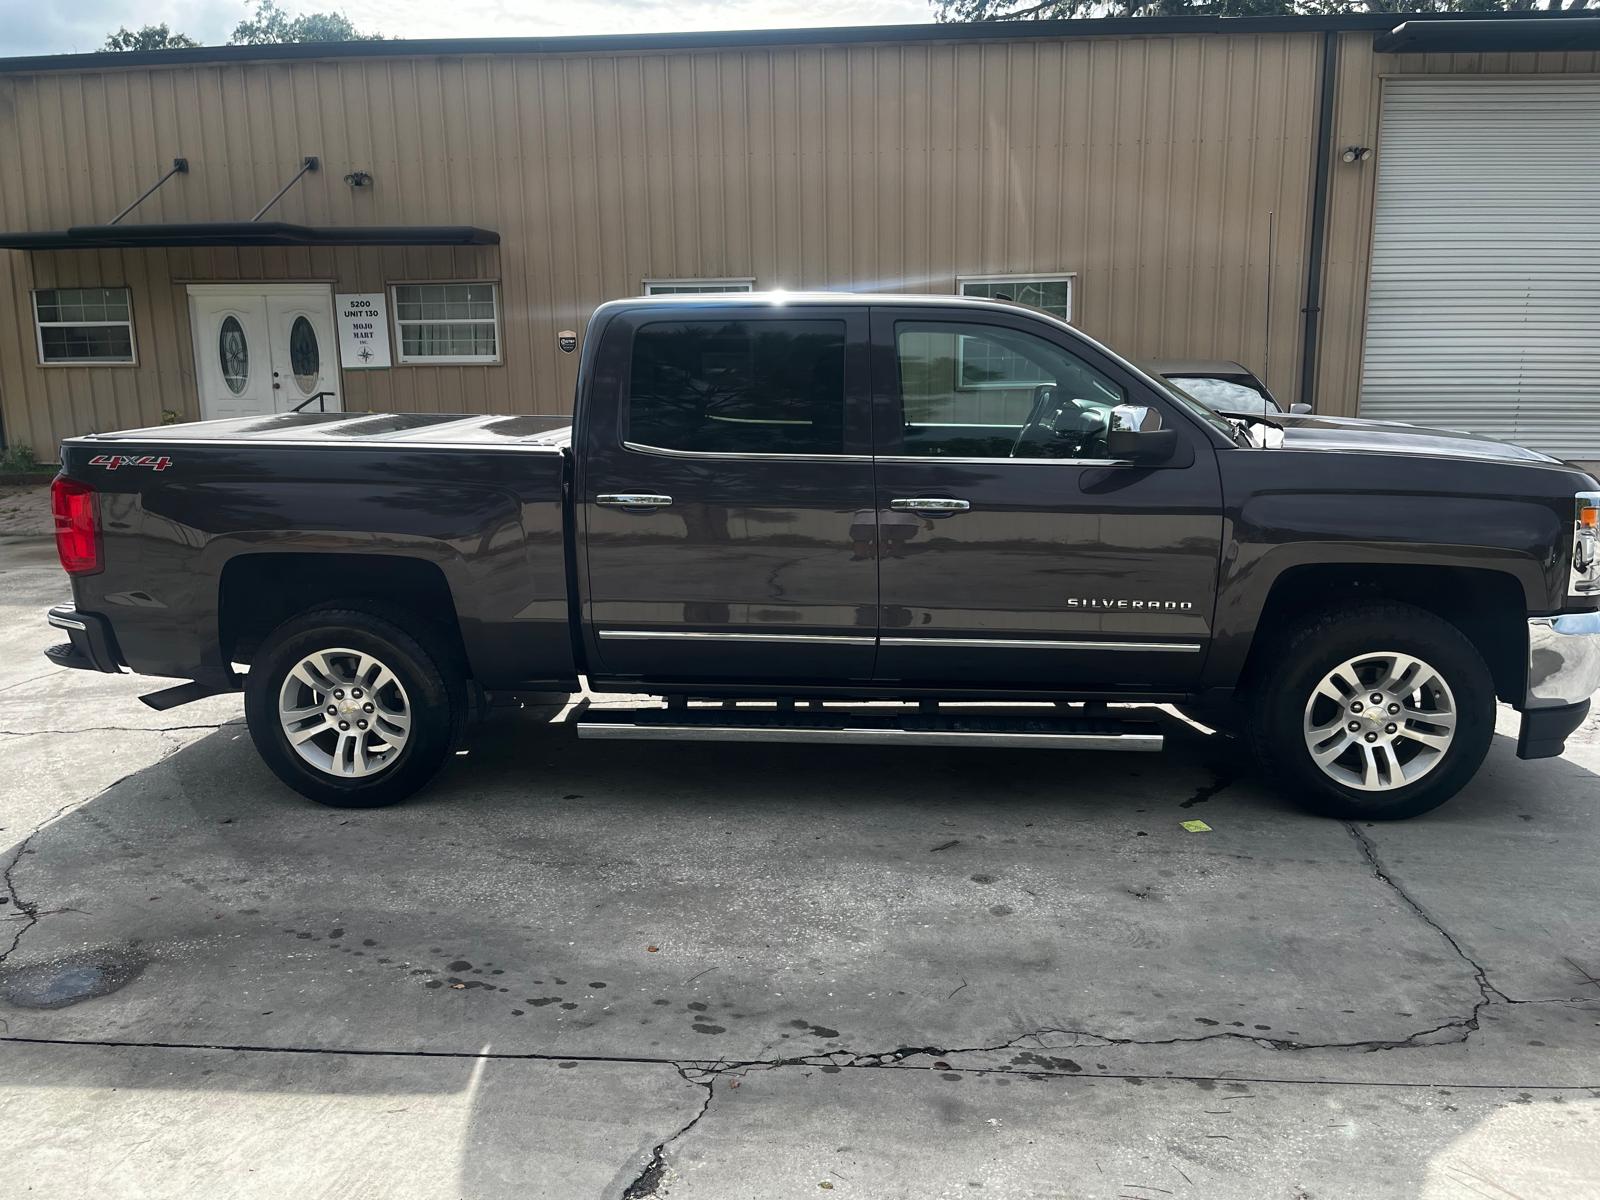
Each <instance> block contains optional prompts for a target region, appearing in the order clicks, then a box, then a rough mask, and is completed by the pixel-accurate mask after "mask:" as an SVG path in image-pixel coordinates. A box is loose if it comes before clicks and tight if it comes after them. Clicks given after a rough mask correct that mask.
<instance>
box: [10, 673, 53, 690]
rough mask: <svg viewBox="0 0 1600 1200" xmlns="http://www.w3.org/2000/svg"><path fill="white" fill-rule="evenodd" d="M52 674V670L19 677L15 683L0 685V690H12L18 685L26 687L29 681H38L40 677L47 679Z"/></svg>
mask: <svg viewBox="0 0 1600 1200" xmlns="http://www.w3.org/2000/svg"><path fill="white" fill-rule="evenodd" d="M54 674H55V672H54V671H46V672H45V673H44V674H42V675H30V676H28V678H26V679H19V680H17V681H16V682H15V683H8V684H6V685H5V687H0V692H9V691H13V690H15V689H16V688H19V687H26V686H27V685H28V684H30V683H38V682H39V680H41V679H49V678H50V676H52V675H54Z"/></svg>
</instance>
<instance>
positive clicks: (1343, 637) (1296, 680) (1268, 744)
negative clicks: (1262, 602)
mask: <svg viewBox="0 0 1600 1200" xmlns="http://www.w3.org/2000/svg"><path fill="white" fill-rule="evenodd" d="M1390 651H1392V652H1399V653H1403V654H1409V655H1414V656H1416V657H1417V658H1420V659H1422V660H1424V661H1425V662H1426V663H1428V664H1429V665H1430V666H1432V667H1433V669H1434V670H1435V671H1437V672H1438V674H1439V676H1440V678H1442V679H1443V681H1444V683H1445V684H1446V686H1448V688H1449V690H1450V693H1451V695H1452V697H1453V700H1454V707H1455V710H1456V724H1455V731H1454V736H1453V738H1452V739H1451V741H1450V743H1449V745H1448V747H1447V748H1445V749H1444V750H1443V752H1442V753H1439V754H1438V756H1437V761H1435V762H1434V763H1433V764H1432V765H1431V767H1429V768H1428V769H1427V770H1426V772H1425V773H1423V774H1421V775H1420V777H1419V778H1417V779H1416V780H1415V781H1414V782H1412V783H1406V784H1401V785H1400V786H1398V787H1392V788H1388V789H1387V790H1382V791H1368V790H1362V789H1361V788H1356V787H1350V786H1346V785H1345V784H1343V783H1341V782H1339V781H1338V780H1336V779H1334V778H1331V777H1330V776H1329V775H1328V774H1326V773H1324V771H1323V769H1322V768H1321V767H1319V766H1318V765H1317V763H1316V761H1315V760H1314V759H1313V757H1312V753H1311V750H1310V749H1309V748H1308V746H1307V744H1306V730H1305V723H1306V720H1307V712H1306V706H1307V704H1308V703H1309V702H1310V700H1311V697H1312V695H1313V693H1314V691H1315V689H1316V688H1317V685H1318V684H1319V683H1320V682H1321V681H1322V680H1323V678H1324V677H1325V676H1326V675H1327V674H1328V673H1329V672H1331V671H1333V670H1334V669H1335V668H1336V667H1338V666H1340V664H1342V663H1344V662H1346V661H1347V660H1349V659H1353V658H1357V657H1358V656H1361V655H1363V654H1369V653H1371V654H1378V653H1381V652H1390ZM1261 661H1262V663H1263V668H1262V670H1261V671H1260V672H1259V673H1258V674H1257V677H1256V678H1255V679H1254V680H1253V681H1252V685H1251V695H1250V722H1249V735H1250V743H1251V748H1252V749H1253V750H1254V751H1255V755H1256V757H1257V759H1258V760H1259V761H1260V762H1261V764H1262V766H1263V767H1264V768H1265V769H1266V771H1267V773H1268V775H1269V776H1270V777H1272V778H1273V779H1274V780H1275V781H1276V782H1277V783H1278V784H1279V786H1280V787H1281V789H1282V790H1283V791H1284V793H1285V794H1286V795H1287V796H1288V797H1289V798H1290V799H1292V800H1294V801H1295V802H1296V803H1298V804H1300V805H1301V806H1302V807H1304V808H1307V809H1309V810H1311V811H1312V812H1315V813H1319V814H1321V815H1323V816H1329V817H1337V818H1339V819H1341V820H1351V821H1357V820H1370V821H1393V820H1401V819H1404V818H1406V817H1414V816H1417V815H1418V814H1420V813H1425V812H1428V811H1429V810H1430V809H1434V808H1437V807H1438V806H1439V805H1441V804H1443V803H1444V802H1445V801H1446V800H1448V799H1450V797H1452V796H1454V795H1455V794H1456V793H1457V792H1458V791H1460V790H1461V789H1462V788H1463V787H1464V786H1465V785H1466V784H1467V782H1468V781H1469V780H1470V779H1471V778H1472V777H1473V776H1474V775H1475V774H1477V771H1478V768H1479V767H1480V766H1481V765H1482V763H1483V758H1484V755H1485V754H1487V753H1488V750H1489V742H1490V739H1491V738H1492V737H1493V736H1494V715H1495V694H1494V680H1493V678H1492V677H1491V676H1490V674H1489V668H1488V666H1487V665H1485V663H1484V661H1483V658H1482V656H1481V655H1480V654H1479V653H1478V651H1477V650H1476V648H1474V646H1473V645H1472V643H1471V642H1469V641H1468V640H1467V639H1466V637H1465V636H1463V634H1462V633H1461V631H1460V630H1459V629H1457V628H1456V627H1455V626H1454V625H1451V624H1450V623H1449V622H1448V621H1445V620H1443V619H1441V618H1439V617H1437V616H1435V615H1434V614H1433V613H1430V612H1428V611H1426V610H1425V609H1421V608H1416V607H1414V606H1413V605H1409V604H1401V603H1397V602H1373V603H1365V604H1359V605H1350V606H1346V607H1341V608H1332V609H1328V610H1326V611H1323V612H1321V613H1318V614H1316V615H1314V616H1311V617H1309V618H1307V619H1306V620H1305V622H1304V623H1302V624H1300V625H1299V626H1297V627H1295V628H1293V629H1291V630H1289V631H1288V632H1287V633H1286V634H1285V635H1284V636H1283V637H1281V638H1279V639H1277V640H1275V641H1274V642H1273V643H1272V644H1271V645H1269V646H1265V647H1262V655H1261ZM1315 712H1316V710H1313V716H1312V718H1311V720H1312V721H1313V722H1314V723H1318V724H1320V723H1321V718H1319V717H1317V716H1316V715H1315ZM1351 716H1352V720H1354V719H1355V714H1351ZM1379 719H1381V718H1379ZM1362 736H1363V737H1365V736H1366V735H1365V734H1363V735H1362ZM1354 749H1355V750H1356V751H1357V752H1359V751H1360V747H1354ZM1347 761H1348V760H1347ZM1402 773H1403V772H1402Z"/></svg>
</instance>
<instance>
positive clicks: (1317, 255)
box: [1296, 29, 1339, 410]
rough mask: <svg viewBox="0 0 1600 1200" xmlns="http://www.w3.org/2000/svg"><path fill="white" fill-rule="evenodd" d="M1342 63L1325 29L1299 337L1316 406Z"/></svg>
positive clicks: (1303, 392) (1304, 380)
mask: <svg viewBox="0 0 1600 1200" xmlns="http://www.w3.org/2000/svg"><path fill="white" fill-rule="evenodd" d="M1338 64H1339V35H1338V34H1337V33H1336V32H1334V31H1333V30H1332V29H1326V30H1323V33H1322V98H1321V101H1320V102H1319V104H1318V106H1317V148H1316V151H1315V154H1316V158H1315V159H1314V160H1313V162H1312V171H1313V174H1312V183H1311V244H1310V246H1309V247H1308V249H1307V252H1306V302H1305V307H1303V308H1302V309H1301V310H1300V312H1301V315H1302V316H1303V318H1304V326H1303V331H1302V334H1301V338H1300V392H1299V395H1298V396H1297V397H1296V399H1297V401H1298V402H1299V403H1301V404H1309V405H1311V407H1312V409H1313V410H1315V409H1316V399H1315V395H1316V376H1317V325H1318V318H1320V317H1321V315H1322V255H1323V246H1324V243H1325V242H1326V241H1327V235H1328V228H1327V226H1328V174H1329V168H1330V166H1331V163H1330V160H1331V159H1332V157H1333V100H1334V72H1335V70H1336V69H1337V68H1338Z"/></svg>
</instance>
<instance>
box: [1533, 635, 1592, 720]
mask: <svg viewBox="0 0 1600 1200" xmlns="http://www.w3.org/2000/svg"><path fill="white" fill-rule="evenodd" d="M1596 691H1600V612H1592V613H1567V614H1566V615H1564V616H1555V617H1530V618H1528V691H1527V696H1526V698H1525V702H1524V707H1526V708H1562V707H1565V706H1568V705H1572V704H1582V703H1583V702H1584V701H1586V700H1588V699H1589V697H1590V696H1592V695H1594V693H1595V692H1596Z"/></svg>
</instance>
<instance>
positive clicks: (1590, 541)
mask: <svg viewBox="0 0 1600 1200" xmlns="http://www.w3.org/2000/svg"><path fill="white" fill-rule="evenodd" d="M1572 501H1573V504H1572V508H1573V512H1572V572H1571V574H1570V576H1569V577H1568V582H1567V594H1568V595H1572V596H1591V595H1594V594H1595V593H1597V592H1600V492H1579V493H1578V494H1577V495H1575V496H1574V497H1573V498H1572Z"/></svg>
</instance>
